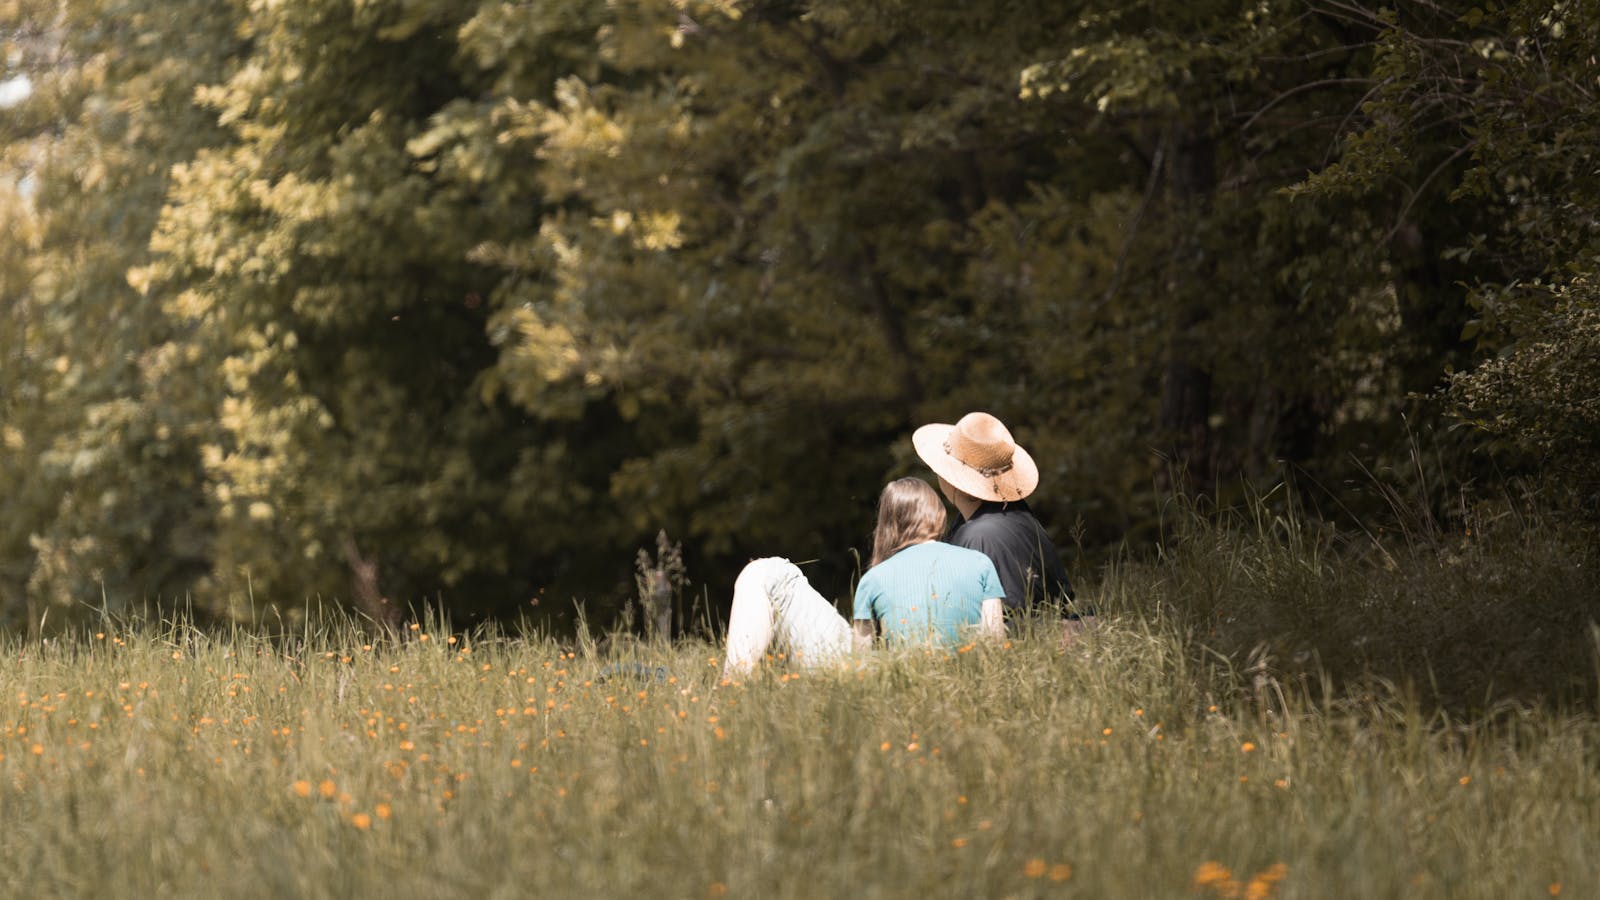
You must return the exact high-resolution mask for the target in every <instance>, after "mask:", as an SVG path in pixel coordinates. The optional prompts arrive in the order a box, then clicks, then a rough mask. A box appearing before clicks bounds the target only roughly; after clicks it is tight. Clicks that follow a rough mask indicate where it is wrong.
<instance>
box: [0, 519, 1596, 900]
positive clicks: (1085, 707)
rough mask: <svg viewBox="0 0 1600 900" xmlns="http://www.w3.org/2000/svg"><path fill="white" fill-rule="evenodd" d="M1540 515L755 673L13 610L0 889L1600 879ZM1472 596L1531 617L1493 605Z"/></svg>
mask: <svg viewBox="0 0 1600 900" xmlns="http://www.w3.org/2000/svg"><path fill="white" fill-rule="evenodd" d="M1530 534H1532V532H1530V531H1528V530H1527V529H1522V530H1519V531H1518V532H1517V533H1516V534H1514V535H1512V536H1511V537H1510V538H1508V539H1506V540H1502V541H1499V542H1498V543H1496V542H1492V541H1491V542H1485V543H1484V544H1483V545H1481V546H1478V547H1465V548H1464V547H1462V546H1460V545H1456V544H1450V545H1437V544H1436V545H1428V546H1420V547H1417V548H1413V549H1412V550H1411V551H1410V552H1409V553H1407V552H1403V549H1404V548H1401V549H1396V550H1393V551H1385V552H1383V553H1377V554H1374V553H1365V554H1361V553H1352V552H1350V551H1349V550H1348V548H1346V549H1345V550H1343V551H1338V552H1336V551H1337V549H1338V548H1335V547H1331V545H1327V544H1326V542H1323V541H1321V539H1319V538H1315V537H1314V536H1311V535H1308V534H1306V533H1303V532H1300V531H1297V530H1295V529H1283V528H1277V527H1273V528H1267V529H1259V530H1257V531H1255V532H1251V531H1250V530H1249V529H1248V528H1244V529H1233V530H1229V529H1225V528H1211V529H1202V530H1197V531H1195V532H1194V533H1193V534H1190V535H1188V536H1187V537H1184V538H1183V539H1182V540H1179V541H1176V542H1174V544H1173V545H1172V546H1173V547H1174V548H1176V549H1173V550H1171V551H1169V552H1167V553H1165V554H1164V556H1163V558H1162V559H1159V560H1156V561H1153V562H1149V563H1147V564H1142V565H1131V564H1129V565H1122V566H1113V567H1110V568H1108V569H1106V570H1105V571H1104V572H1103V573H1101V575H1100V577H1099V578H1098V579H1097V580H1094V581H1086V583H1085V585H1084V589H1083V593H1084V594H1085V596H1088V597H1091V598H1092V599H1093V600H1094V601H1095V602H1096V603H1098V604H1099V605H1100V606H1101V608H1102V610H1103V611H1104V613H1105V614H1104V615H1103V616H1102V621H1103V626H1102V627H1101V628H1100V629H1099V630H1098V632H1097V633H1096V634H1095V635H1094V636H1093V638H1092V639H1091V640H1088V641H1085V642H1083V643H1080V644H1079V645H1077V646H1074V647H1072V648H1070V649H1068V650H1067V651H1066V652H1062V650H1061V648H1060V647H1059V645H1058V642H1057V641H1056V640H1055V637H1054V635H1053V634H1051V633H1050V632H1048V631H1045V632H1039V631H1028V630H1026V629H1023V630H1021V631H1020V633H1017V634H1015V635H1014V636H1013V637H1012V638H1011V639H1010V640H1009V641H1007V642H1005V643H1003V644H998V645H979V644H973V645H967V646H962V647H959V648H955V649H954V650H953V651H951V652H937V653H935V652H928V651H909V652H901V653H879V654H877V655H875V656H874V657H873V658H872V659H871V660H870V661H867V662H865V663H862V664H859V665H854V666H851V667H848V668H842V669H836V670H827V671H802V670H798V669H794V668H792V667H790V666H788V665H786V664H785V661H784V660H783V659H781V658H778V659H773V660H772V661H771V664H770V665H769V666H767V667H766V668H765V669H763V670H762V671H760V672H758V673H757V674H756V675H755V676H754V677H752V678H750V679H749V680H747V681H742V682H737V683H725V682H723V681H721V679H720V662H721V659H720V651H719V647H718V646H717V644H716V643H715V641H714V640H708V639H703V638H702V639H687V638H686V639H681V640H679V641H677V642H675V643H673V644H671V645H668V644H665V643H654V644H651V643H643V642H639V641H636V640H630V639H628V638H626V637H625V636H615V637H612V638H610V639H602V640H594V639H591V638H590V637H587V636H584V635H582V634H580V635H579V636H578V637H576V638H572V639H566V640H556V639H554V638H550V637H540V636H512V635H510V634H507V633H500V632H495V631H485V630H478V631H473V632H460V631H453V630H452V629H451V628H450V627H449V626H448V624H447V623H445V622H443V621H441V620H439V619H438V618H432V619H428V620H425V621H419V622H415V623H412V624H411V625H409V626H407V627H406V628H404V629H403V630H402V631H401V632H400V633H398V634H393V633H391V634H383V635H374V634H372V633H370V632H366V631H363V630H362V629H361V628H360V627H358V626H357V624H356V623H353V622H351V621H348V620H345V621H333V622H329V623H325V624H322V625H306V626H304V627H303V628H301V629H300V630H299V631H297V632H294V633H290V634H282V633H279V634H277V635H270V636H269V635H262V634H257V633H253V632H250V631H246V630H236V631H227V632H221V633H219V632H216V631H203V630H200V629H197V628H195V627H192V626H190V625H186V624H183V623H182V622H179V621H173V620H166V621H164V622H163V621H161V620H152V621H146V622H143V623H128V622H117V621H112V620H109V619H108V620H106V621H104V622H103V623H102V624H100V625H98V626H96V625H90V626H89V627H87V628H86V629H84V630H80V631H75V632H71V633H64V634H60V635H58V636H56V637H55V638H53V639H50V640H46V641H42V642H38V641H35V642H24V641H21V640H20V639H13V640H11V641H10V642H8V643H5V644H4V645H3V646H0V655H3V657H4V659H5V660H6V664H5V665H4V666H3V667H0V702H3V703H4V711H3V712H0V820H3V821H4V823H5V832H4V839H3V841H0V848H3V849H0V892H3V894H4V895H5V896H16V897H23V896H46V897H56V896H91V895H92V896H130V897H131V896H179V897H212V896H227V897H355V896H385V897H389V898H402V897H440V896H446V897H450V896H465V897H685V898H701V897H721V896H728V897H842V896H859V897H920V896H932V897H956V896H962V897H1043V896H1080V897H1141V898H1142V897H1202V898H1249V900H1262V898H1267V897H1285V898H1288V897H1340V898H1344V897H1362V898H1366V897H1440V898H1445V897H1449V898H1456V897H1485V898H1505V897H1548V896H1557V895H1559V896H1569V897H1593V896H1600V852H1596V850H1597V848H1600V723H1597V721H1596V717H1595V716H1594V714H1593V700H1592V698H1593V693H1594V692H1593V687H1594V684H1595V669H1594V665H1593V659H1594V648H1595V643H1594V633H1593V631H1592V630H1590V629H1588V628H1586V627H1580V626H1573V625H1571V623H1570V622H1568V624H1567V625H1565V626H1563V625H1562V621H1563V619H1562V616H1566V617H1567V618H1568V619H1571V617H1572V616H1580V617H1581V616H1587V615H1589V614H1590V613H1589V612H1587V611H1586V610H1589V609H1592V606H1589V605H1586V604H1589V603H1590V602H1591V601H1590V600H1589V599H1586V598H1592V596H1593V591H1592V587H1593V580H1592V579H1593V578H1594V575H1593V571H1594V568H1595V566H1594V560H1593V558H1592V556H1593V554H1592V551H1590V552H1588V553H1587V555H1586V552H1584V551H1583V550H1582V548H1581V547H1571V546H1568V547H1566V548H1565V549H1563V548H1562V546H1561V542H1560V541H1554V542H1552V541H1551V540H1548V539H1546V538H1540V537H1538V536H1537V535H1534V536H1531V537H1530V536H1529V535H1530ZM1319 548H1321V549H1319ZM1461 572H1465V573H1466V574H1464V575H1463V574H1457V575H1454V576H1452V575H1451V573H1461ZM1452 578H1456V579H1457V580H1456V581H1452ZM1427 585H1433V586H1434V589H1433V590H1432V593H1429V591H1428V590H1427V589H1426V587H1425V586H1427ZM1474 585H1476V586H1477V587H1476V589H1474V588H1473V586H1474ZM1490 585H1501V587H1498V588H1495V589H1494V591H1493V593H1495V594H1496V599H1495V600H1494V601H1493V602H1494V603H1498V604H1501V605H1502V606H1506V607H1507V608H1510V607H1515V608H1516V609H1518V610H1520V613H1519V615H1517V616H1515V617H1506V616H1503V615H1501V616H1498V618H1497V617H1496V616H1494V615H1490V616H1487V617H1485V616H1479V617H1478V618H1479V619H1484V621H1482V622H1478V623H1477V624H1474V622H1475V621H1476V620H1474V619H1473V617H1472V616H1471V615H1469V613H1470V612H1471V610H1472V609H1476V608H1477V606H1474V604H1478V605H1482V604H1483V603H1485V602H1488V601H1485V600H1483V599H1482V598H1481V596H1480V595H1481V594H1484V593H1488V592H1490V591H1489V589H1488V588H1487V587H1485V586H1490ZM1519 591H1520V593H1519ZM1540 598H1546V599H1545V606H1544V607H1542V608H1541V607H1540V606H1539V605H1538V602H1537V601H1538V600H1539V599H1540ZM1341 604H1342V606H1343V615H1342V616H1339V615H1337V614H1336V610H1337V608H1338V607H1339V606H1340V605H1341ZM1429 604H1432V606H1430V605H1429ZM1452 604H1453V605H1452ZM1291 612H1292V616H1291ZM1451 615H1453V616H1454V617H1455V618H1456V619H1458V620H1460V621H1456V622H1454V623H1453V624H1452V625H1451V626H1450V627H1448V628H1445V629H1443V630H1439V629H1435V630H1434V631H1431V632H1430V631H1427V630H1426V629H1424V627H1423V625H1422V624H1421V623H1425V622H1427V621H1431V620H1438V619H1444V618H1448V617H1449V616H1451ZM1294 617H1298V618H1294ZM1350 621H1354V622H1356V623H1358V624H1359V623H1365V627H1366V630H1365V632H1364V633H1361V634H1359V636H1358V638H1357V639H1356V641H1355V642H1354V643H1355V645H1356V647H1357V649H1356V650H1350V651H1347V652H1345V655H1344V656H1341V655H1340V654H1341V651H1340V644H1341V641H1344V640H1345V639H1346V638H1347V637H1348V636H1349V635H1351V634H1356V633H1357V632H1358V631H1360V628H1358V627H1357V626H1356V625H1348V626H1346V631H1343V632H1341V631H1339V630H1338V628H1336V627H1334V626H1336V625H1338V623H1341V622H1350ZM1573 621H1576V620H1573ZM1408 623H1409V624H1408ZM1246 625H1247V626H1248V627H1244V626H1246ZM1269 628H1271V629H1276V630H1277V633H1278V634H1279V635H1280V637H1279V638H1278V639H1276V642H1273V641H1270V640H1258V638H1259V635H1260V634H1264V633H1266V631H1265V630H1264V629H1269ZM1558 628H1559V629H1560V633H1561V634H1562V635H1565V638H1566V639H1565V640H1561V641H1557V640H1553V639H1552V634H1553V632H1554V631H1555V630H1556V629H1558ZM1241 629H1243V630H1241ZM1319 629H1320V630H1319ZM1313 639H1315V641H1316V642H1317V646H1316V648H1315V653H1313V654H1311V656H1312V657H1313V661H1312V662H1310V663H1306V664H1303V665H1300V666H1298V668H1297V667H1296V666H1295V664H1294V660H1295V659H1301V658H1303V657H1304V656H1305V654H1306V653H1308V652H1309V651H1305V650H1300V651H1296V650H1295V648H1296V647H1303V646H1305V645H1306V644H1307V643H1308V642H1312V641H1313ZM1529 647H1536V648H1543V649H1541V650H1539V651H1538V652H1532V651H1529V650H1528V648H1529ZM1449 648H1455V654H1456V655H1455V656H1454V657H1452V656H1451V655H1450V652H1448V651H1449ZM1351 654H1356V655H1351ZM1541 654H1542V655H1541ZM1424 662H1425V663H1426V666H1425V667H1423V663H1424ZM1406 664H1415V665H1416V666H1417V668H1415V669H1413V670H1411V671H1413V672H1426V673H1429V677H1431V678H1432V679H1433V682H1432V683H1431V684H1430V683H1428V682H1427V681H1426V680H1425V679H1413V678H1412V677H1411V676H1410V675H1408V674H1407V670H1406V669H1405V668H1404V666H1405V665H1406ZM1512 670H1515V671H1518V672H1521V673H1522V675H1523V676H1524V679H1525V680H1526V679H1530V678H1531V679H1534V680H1535V681H1536V682H1537V683H1538V684H1543V685H1544V686H1545V688H1546V690H1544V691H1543V692H1542V693H1540V692H1538V691H1531V689H1529V688H1528V685H1529V684H1534V682H1527V683H1524V682H1519V681H1518V680H1517V679H1516V678H1514V677H1511V674H1514V672H1513V671H1512ZM1475 672H1476V673H1477V674H1478V675H1481V676H1482V680H1481V681H1480V682H1473V681H1472V676H1473V674H1474V673H1475ZM1508 673H1510V674H1508ZM1446 680H1449V681H1450V682H1451V683H1453V684H1455V685H1456V686H1457V687H1462V686H1466V687H1468V688H1470V689H1471V690H1472V691H1477V690H1478V688H1477V687H1474V686H1473V685H1479V684H1481V685H1500V686H1501V688H1498V689H1494V688H1491V689H1489V690H1488V692H1487V693H1482V694H1481V695H1478V696H1479V702H1461V701H1460V698H1461V697H1463V696H1468V695H1466V694H1461V693H1459V692H1456V693H1452V692H1451V691H1450V690H1447V688H1448V687H1449V686H1450V685H1449V684H1446V683H1445V682H1446ZM1562 685H1567V686H1569V687H1574V689H1573V690H1571V691H1567V690H1565V689H1564V688H1562ZM1585 686H1586V687H1585Z"/></svg>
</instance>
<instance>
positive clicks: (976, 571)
mask: <svg viewBox="0 0 1600 900" xmlns="http://www.w3.org/2000/svg"><path fill="white" fill-rule="evenodd" d="M990 597H999V598H1002V599H1003V598H1004V597H1005V589H1004V588H1002V587H1001V586H1000V575H999V573H997V572H996V571H995V568H994V563H993V562H990V561H989V557H987V556H985V555H983V554H982V553H979V552H978V551H976V550H968V549H966V548H964V547H956V546H953V545H951V544H946V543H944V542H942V541H929V542H927V543H925V544H913V545H911V546H910V547H907V548H905V549H904V550H901V551H900V552H899V553H896V554H895V555H893V556H891V557H889V558H888V559H886V560H884V561H883V562H881V563H879V564H877V565H876V566H873V567H872V568H870V569H868V570H867V573H866V574H865V575H863V576H861V583H860V584H859V585H857V586H856V599H855V618H857V619H876V620H878V622H879V623H880V624H881V625H882V627H883V635H884V639H885V640H887V641H889V642H902V641H904V642H916V643H923V642H932V643H952V644H953V643H958V642H960V641H961V640H962V639H963V638H964V637H965V635H964V634H963V632H964V631H965V630H967V628H968V626H975V625H977V624H978V622H979V621H980V620H981V617H982V611H983V601H984V600H986V599H988V598H990Z"/></svg>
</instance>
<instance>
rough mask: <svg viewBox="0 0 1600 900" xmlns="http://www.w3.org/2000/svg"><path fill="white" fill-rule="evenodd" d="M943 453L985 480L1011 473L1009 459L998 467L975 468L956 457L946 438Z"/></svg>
mask: <svg viewBox="0 0 1600 900" xmlns="http://www.w3.org/2000/svg"><path fill="white" fill-rule="evenodd" d="M944 452H945V453H946V454H948V455H949V457H950V458H951V459H953V460H955V461H956V462H958V463H961V464H962V465H963V466H966V467H967V468H969V469H971V470H973V471H974V472H977V473H978V474H979V475H982V476H983V477H985V478H993V477H995V476H996V475H1004V474H1005V473H1007V472H1009V471H1011V460H1009V459H1008V460H1006V461H1005V462H1003V463H1001V464H1000V465H998V466H975V465H973V464H972V463H969V462H967V461H966V460H964V459H962V458H961V457H959V456H957V455H956V454H955V451H954V450H951V449H950V440H949V439H948V438H946V439H945V442H944Z"/></svg>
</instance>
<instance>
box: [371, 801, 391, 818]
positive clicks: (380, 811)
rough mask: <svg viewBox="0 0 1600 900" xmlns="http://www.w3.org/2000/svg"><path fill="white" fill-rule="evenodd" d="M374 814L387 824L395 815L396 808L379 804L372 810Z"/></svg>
mask: <svg viewBox="0 0 1600 900" xmlns="http://www.w3.org/2000/svg"><path fill="white" fill-rule="evenodd" d="M372 814H373V815H375V816H377V817H378V818H380V819H382V820H384V821H385V822H387V821H388V820H389V817H390V816H392V815H394V808H393V807H391V806H389V804H387V803H379V804H378V805H377V806H374V807H373V808H372Z"/></svg>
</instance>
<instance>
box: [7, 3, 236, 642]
mask: <svg viewBox="0 0 1600 900" xmlns="http://www.w3.org/2000/svg"><path fill="white" fill-rule="evenodd" d="M47 7H48V9H47ZM3 11H4V12H5V13H6V14H7V15H6V16H4V17H0V31H3V32H4V33H5V34H6V35H7V36H8V37H9V38H11V39H12V40H14V41H15V42H16V44H17V49H16V53H15V55H14V56H13V57H12V59H13V61H16V60H20V62H15V63H14V64H16V65H18V66H19V68H20V70H21V71H23V72H25V73H28V74H30V75H31V76H32V81H33V83H34V91H33V94H32V96H30V97H29V98H28V99H27V101H26V102H24V103H23V104H22V105H21V106H19V107H18V108H17V109H16V110H15V112H14V113H13V114H11V115H8V116H7V117H6V119H5V120H3V131H0V141H3V142H4V144H5V147H4V150H3V154H4V155H3V157H0V160H3V163H4V167H5V172H6V173H7V174H6V176H5V177H6V180H7V181H10V182H12V183H14V184H17V185H19V186H21V185H26V186H27V188H26V190H27V196H26V201H25V203H24V206H25V207H26V213H25V214H26V215H29V216H31V217H32V219H33V222H32V225H31V226H30V227H28V228H26V229H19V230H16V231H13V230H11V229H9V228H8V229H7V243H8V249H11V250H19V251H23V252H26V254H27V261H28V268H29V271H28V274H27V277H25V278H20V279H7V282H6V284H5V285H4V287H3V291H4V298H5V303H6V305H7V307H8V315H9V316H10V322H11V323H13V328H12V329H11V330H8V331H7V332H6V334H5V336H4V337H5V341H6V345H5V347H4V348H3V351H0V352H3V353H4V354H5V357H4V358H5V360H6V367H5V370H4V373H3V375H0V378H3V379H5V381H6V384H5V392H6V394H7V397H8V403H9V404H10V408H8V409H7V416H6V429H7V434H8V435H9V439H8V441H7V445H8V451H9V452H8V458H7V460H6V463H7V465H6V469H7V474H6V478H7V479H8V481H9V482H10V485H9V486H8V487H9V489H7V490H5V491H4V492H3V496H0V503H3V504H4V508H5V514H4V516H3V518H4V519H5V520H6V522H7V525H6V528H7V530H8V534H7V536H6V538H5V539H4V541H3V551H0V552H3V553H4V567H3V574H0V583H4V585H5V587H4V590H3V594H4V599H5V606H4V608H3V609H0V620H3V621H4V622H5V623H6V624H7V625H9V626H13V627H14V626H16V625H17V624H19V622H20V620H22V619H24V618H25V619H26V620H27V624H28V626H29V627H30V628H35V629H36V628H37V627H38V626H39V624H40V621H41V620H42V619H45V618H47V617H49V616H50V614H51V613H54V614H55V616H56V621H57V622H58V623H59V622H60V621H62V620H63V614H69V615H70V614H71V613H72V611H73V610H74V608H75V607H78V606H79V605H80V604H83V603H86V602H87V603H93V604H94V605H99V604H100V603H101V602H102V601H109V602H111V603H113V604H121V603H126V602H128V601H130V600H134V601H137V600H139V599H141V598H149V597H153V596H175V595H177V594H179V593H181V592H182V591H184V590H185V589H186V588H187V587H188V586H189V585H191V584H192V583H193V579H194V578H195V577H196V576H197V575H198V574H200V573H202V572H203V571H205V569H206V567H207V565H208V562H209V557H208V555H207V550H206V547H207V543H208V540H209V526H208V519H209V516H208V513H207V511H206V509H205V503H204V497H203V494H202V493H201V483H200V477H199V464H198V459H197V453H196V443H197V437H198V434H199V432H200V431H201V430H202V429H203V428H204V422H205V419H206V418H208V416H209V409H208V406H207V403H206V395H205V388H204V385H203V383H201V382H198V381H196V380H194V379H193V378H192V370H191V369H188V368H187V367H188V366H189V365H192V363H193V362H194V359H193V357H187V356H185V355H184V354H183V353H182V352H179V351H177V350H175V349H174V348H173V347H172V346H171V343H170V342H171V341H173V340H174V338H175V337H176V336H177V332H178V329H176V328H174V326H173V324H172V323H171V322H169V321H167V320H166V319H165V318H164V317H162V316H161V315H159V313H158V312H157V311H156V310H154V309H152V303H151V301H150V300H149V298H148V297H147V296H145V294H144V292H143V291H142V290H140V289H138V288H137V287H135V286H134V285H131V284H130V281H129V274H130V271H131V270H133V269H134V268H135V267H137V266H140V265H142V264H143V263H145V262H146V261H148V258H149V254H148V251H147V249H146V246H145V245H146V241H147V239H148V236H149V233H150V230H151V228H152V227H153V226H154V224H155V220H156V215H157V212H158V210H159V204H160V200H161V197H162V194H163V192H164V191H165V189H166V169H167V166H169V165H170V164H171V163H172V162H174V161H177V160H181V159H185V158H187V157H188V156H189V155H190V154H192V153H194V152H195V151H196V150H197V149H198V148H199V147H202V146H205V145H207V144H208V143H209V142H211V141H214V140H216V139H217V138H218V137H219V133H218V132H217V131H216V130H215V128H213V127H212V126H211V124H210V121H209V117H207V116H205V115H202V114H201V113H200V111H199V110H196V109H195V108H194V107H193V106H192V105H191V103H190V98H191V96H192V94H193V92H194V90H195V86H196V85H197V84H199V83H202V82H203V81H204V80H205V79H207V78H211V77H215V75H216V74H217V73H218V72H220V71H221V70H222V68H223V67H224V66H225V65H226V62H225V61H226V59H227V57H228V56H229V55H230V53H231V52H232V48H233V47H234V46H235V45H236V41H235V38H234V37H233V28H234V25H235V22H236V19H235V12H236V10H235V9H234V7H232V6H231V5H229V4H218V3H211V2H184V3H176V4H175V3H165V2H163V3H159V4H157V3H141V2H110V0H103V2H102V0H83V2H71V3H64V4H44V3H31V2H29V3H18V4H13V5H12V7H11V8H6V9H4V10H3ZM41 23H53V24H50V25H41ZM12 214H13V212H12V211H10V210H8V217H9V216H10V215H12ZM15 214H23V213H15ZM30 232H31V234H29V233H30ZM23 235H29V236H27V237H25V238H24V237H23ZM14 240H15V241H16V243H11V242H12V241H14ZM135 280H137V279H135ZM13 363H15V365H13Z"/></svg>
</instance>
